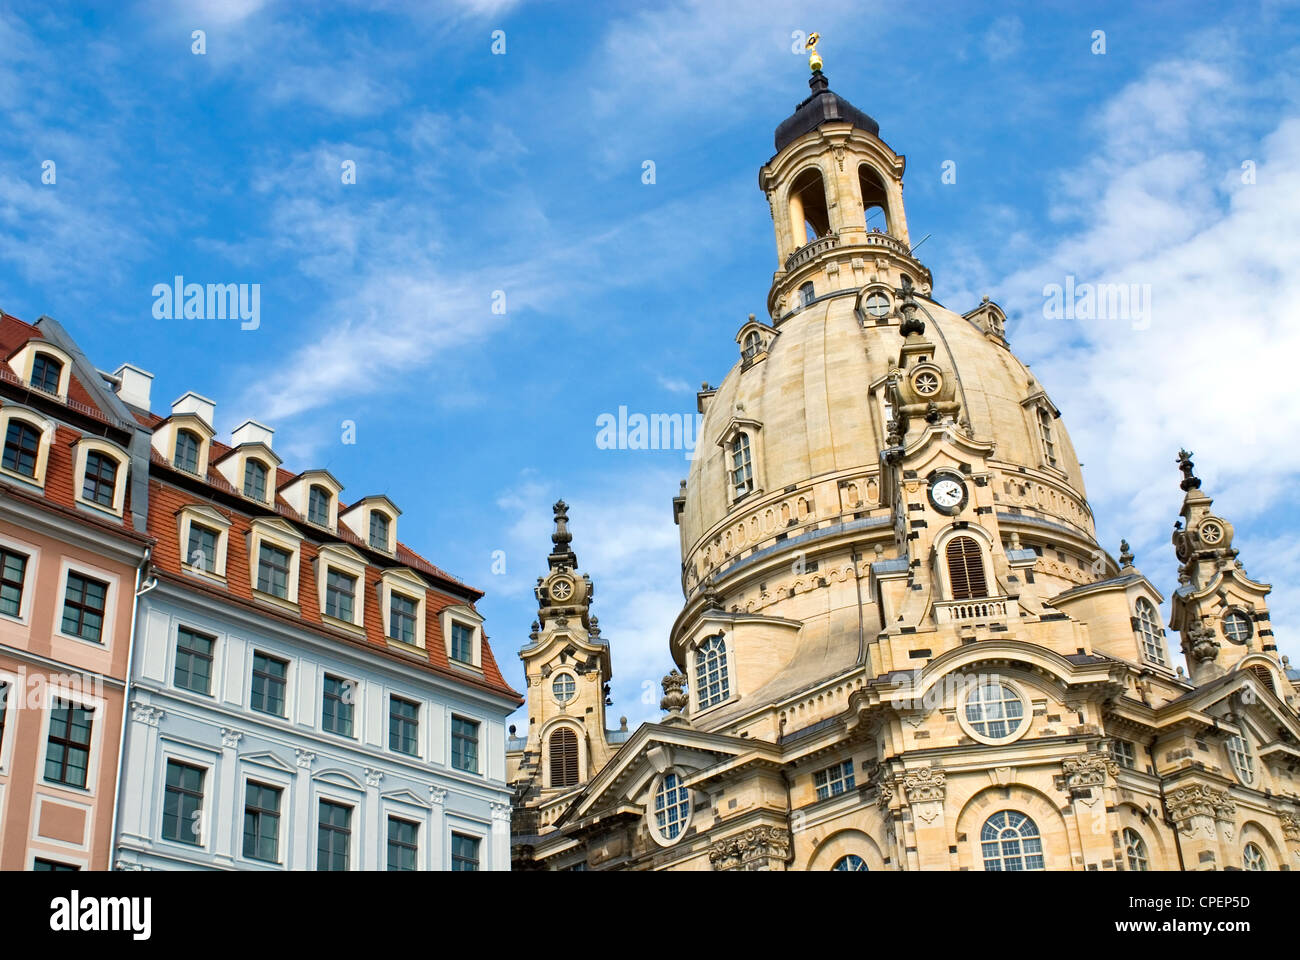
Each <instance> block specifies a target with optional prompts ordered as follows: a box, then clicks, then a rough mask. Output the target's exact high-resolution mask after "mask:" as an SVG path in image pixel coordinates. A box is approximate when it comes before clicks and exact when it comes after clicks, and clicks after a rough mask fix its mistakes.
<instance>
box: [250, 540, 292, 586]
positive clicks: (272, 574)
mask: <svg viewBox="0 0 1300 960" xmlns="http://www.w3.org/2000/svg"><path fill="white" fill-rule="evenodd" d="M291 559H292V557H291V556H290V554H289V551H288V550H281V549H280V548H279V547H273V546H271V545H270V544H269V543H264V544H262V549H261V551H260V552H259V553H258V557H257V589H258V590H261V591H262V592H263V593H269V594H270V595H271V596H273V597H279V598H280V599H281V600H288V599H289V562H290V560H291Z"/></svg>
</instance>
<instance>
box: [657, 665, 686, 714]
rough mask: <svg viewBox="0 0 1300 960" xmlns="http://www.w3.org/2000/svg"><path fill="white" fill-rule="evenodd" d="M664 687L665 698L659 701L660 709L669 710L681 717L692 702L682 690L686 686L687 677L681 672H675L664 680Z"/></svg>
mask: <svg viewBox="0 0 1300 960" xmlns="http://www.w3.org/2000/svg"><path fill="white" fill-rule="evenodd" d="M662 686H663V688H664V696H663V699H662V700H660V701H659V709H660V710H667V711H668V712H669V713H671V714H674V715H680V714H681V712H682V710H684V709H685V708H686V705H687V704H688V703H690V702H691V701H690V698H689V697H688V696H687V695H686V694H685V693H684V692H683V690H682V688H683V687H685V686H686V677H685V675H684V674H683V673H682V672H681V671H680V670H674V671H673V672H672V673H670V674H668V676H666V677H664V678H663V680H662Z"/></svg>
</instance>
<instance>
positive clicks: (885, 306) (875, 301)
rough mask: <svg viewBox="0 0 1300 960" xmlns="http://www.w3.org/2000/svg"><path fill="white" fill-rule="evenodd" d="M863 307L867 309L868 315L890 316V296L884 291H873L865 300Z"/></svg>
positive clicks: (877, 316)
mask: <svg viewBox="0 0 1300 960" xmlns="http://www.w3.org/2000/svg"><path fill="white" fill-rule="evenodd" d="M862 308H863V309H864V310H865V311H866V313H867V316H869V317H876V318H877V319H879V318H880V317H887V316H889V309H890V308H889V298H888V297H887V296H885V295H884V294H883V293H873V294H872V295H871V296H869V297H867V299H866V300H865V301H864V302H863V304H862Z"/></svg>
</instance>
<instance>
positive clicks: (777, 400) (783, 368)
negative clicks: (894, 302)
mask: <svg viewBox="0 0 1300 960" xmlns="http://www.w3.org/2000/svg"><path fill="white" fill-rule="evenodd" d="M895 296H896V291H890V290H889V289H888V287H887V286H886V285H884V284H880V283H876V284H867V285H866V286H865V287H864V288H863V289H862V290H847V291H840V292H839V295H835V294H832V295H828V296H826V297H823V298H818V299H817V300H816V301H815V302H813V303H811V304H809V305H807V306H805V307H803V308H802V309H798V310H796V311H794V312H793V313H791V314H789V315H787V316H786V317H785V318H784V319H782V320H781V321H780V322H779V323H777V325H776V326H775V327H766V328H764V329H765V330H767V331H769V332H768V333H767V339H766V341H765V342H764V345H763V347H762V352H761V353H759V354H757V355H756V356H752V357H748V358H742V359H741V360H740V361H739V362H737V363H736V365H735V366H733V367H732V369H731V371H730V372H729V373H728V374H727V376H726V378H725V379H724V380H723V381H722V384H721V385H720V386H719V387H718V388H717V389H716V391H712V392H710V391H705V392H704V393H703V394H702V395H701V403H702V405H703V406H704V409H705V412H704V420H703V425H702V428H701V430H700V432H699V446H698V447H697V450H696V456H695V459H694V460H693V461H692V463H691V468H690V475H689V479H688V480H687V482H686V489H685V496H684V498H683V499H684V502H683V503H682V504H681V508H680V516H679V521H680V523H681V527H682V551H683V555H682V560H683V585H684V587H685V588H686V593H687V595H688V596H689V595H691V594H692V593H694V592H695V588H697V587H698V586H699V585H700V584H701V583H703V582H704V581H706V580H710V579H713V580H715V582H716V581H718V580H722V579H726V576H727V571H728V570H729V569H730V568H731V567H733V566H734V565H735V564H736V563H737V562H738V561H741V560H744V559H745V558H746V557H748V556H751V555H753V554H754V553H756V552H759V551H762V552H767V551H768V548H778V549H779V548H780V547H781V545H782V544H783V543H785V542H788V541H793V540H794V539H795V538H796V537H797V536H798V535H800V534H802V533H804V532H806V531H808V530H809V529H812V530H816V529H818V528H822V529H825V528H827V527H830V526H833V525H835V524H837V523H848V522H853V521H855V520H866V521H867V522H870V519H871V518H872V517H883V518H886V522H887V518H888V516H889V512H890V504H888V503H883V502H881V500H880V491H881V489H882V486H881V482H880V479H881V478H880V474H881V452H882V451H883V450H885V449H886V447H888V446H889V445H890V439H889V436H888V420H889V417H890V411H889V409H888V406H887V403H888V401H887V398H886V392H885V390H884V385H885V382H886V380H887V379H888V376H889V374H890V369H891V366H892V364H893V362H894V361H895V360H896V359H897V357H898V355H899V349H900V346H901V344H902V343H903V337H901V336H900V331H899V323H898V322H897V320H892V321H886V320H883V319H881V320H880V321H879V322H877V320H876V319H875V318H873V317H872V316H871V313H869V312H866V311H873V310H874V311H877V312H878V311H880V310H882V309H884V306H883V303H882V301H887V300H890V299H894V297H895ZM874 297H879V298H880V299H874ZM919 305H920V312H919V314H918V315H919V316H921V317H923V319H924V321H925V323H926V328H927V329H926V335H927V338H928V339H929V340H931V341H933V343H934V344H935V351H934V352H935V356H934V360H935V362H937V363H939V364H941V365H942V366H944V367H946V368H948V369H951V370H952V371H953V372H954V373H955V379H956V384H955V386H956V391H955V396H956V400H957V401H958V402H959V403H960V411H959V413H958V414H957V416H956V422H955V423H954V425H953V426H954V429H957V430H961V431H962V432H967V429H968V430H969V433H970V435H971V436H973V437H975V438H982V439H986V440H989V441H993V440H994V439H995V438H996V447H995V450H994V452H993V454H992V455H991V456H990V457H989V464H990V466H991V467H993V468H995V470H996V473H997V476H996V477H994V478H993V479H992V482H993V486H994V493H995V496H996V497H997V499H998V500H999V501H1000V502H1001V503H1004V504H1005V505H1006V510H1007V511H1008V512H1009V513H1011V514H1014V515H1018V516H1021V517H1026V518H1029V520H1027V521H1026V523H1028V522H1031V521H1034V520H1037V521H1039V525H1040V526H1042V524H1044V523H1045V524H1048V525H1050V526H1047V527H1043V529H1044V530H1050V529H1051V528H1056V533H1057V534H1065V533H1067V532H1069V533H1072V534H1073V536H1074V537H1075V538H1078V539H1079V540H1081V541H1088V542H1091V541H1092V537H1093V521H1092V515H1091V511H1090V509H1089V508H1088V505H1087V501H1086V499H1085V491H1084V485H1083V478H1082V475H1081V472H1080V469H1079V463H1078V460H1077V458H1076V456H1075V453H1074V448H1073V446H1072V444H1071V443H1070V439H1069V435H1068V434H1067V432H1066V430H1065V427H1064V425H1063V424H1062V422H1061V421H1060V420H1059V419H1057V418H1056V410H1055V408H1053V407H1052V406H1051V401H1050V400H1049V399H1048V398H1047V395H1046V394H1045V392H1044V390H1043V388H1042V386H1041V385H1040V384H1039V383H1038V381H1037V378H1036V377H1035V376H1034V374H1033V373H1032V371H1030V370H1029V369H1028V368H1027V367H1026V366H1025V365H1024V364H1022V363H1021V362H1020V361H1019V359H1017V358H1016V356H1015V355H1014V354H1013V353H1012V352H1011V350H1010V349H1009V347H1008V346H1007V344H1006V341H1005V340H1004V339H1003V338H1002V336H1001V311H1000V310H998V308H997V307H996V305H995V304H992V303H987V302H986V303H984V304H982V305H981V306H980V307H979V308H977V309H976V310H974V311H972V312H971V313H970V314H969V315H965V316H963V315H960V314H956V313H953V312H952V311H950V310H948V309H946V308H944V307H942V306H940V305H938V304H937V303H933V302H930V301H928V300H924V299H922V300H920V301H919ZM750 326H755V327H757V326H758V325H754V324H751V325H750ZM967 425H969V426H968V428H967ZM741 430H744V431H745V432H746V434H747V436H748V456H749V458H750V465H749V469H750V470H751V473H752V477H753V479H752V486H753V489H752V491H751V492H747V493H744V494H743V495H738V494H739V491H738V489H737V485H736V478H735V477H734V475H733V472H734V471H735V469H736V464H735V462H734V461H735V456H734V451H733V446H732V443H731V441H732V438H733V437H734V436H735V435H736V434H737V432H739V431H741ZM1045 444H1046V445H1049V446H1045ZM1000 512H1001V511H1000Z"/></svg>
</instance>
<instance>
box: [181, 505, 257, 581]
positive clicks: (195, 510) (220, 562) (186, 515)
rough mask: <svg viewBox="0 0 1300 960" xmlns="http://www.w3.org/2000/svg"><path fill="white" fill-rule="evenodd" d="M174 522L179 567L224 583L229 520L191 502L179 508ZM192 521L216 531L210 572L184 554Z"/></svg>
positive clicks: (208, 508)
mask: <svg viewBox="0 0 1300 960" xmlns="http://www.w3.org/2000/svg"><path fill="white" fill-rule="evenodd" d="M176 523H177V532H178V533H179V535H180V548H181V569H182V570H184V571H185V572H186V573H190V574H193V575H195V576H200V577H205V578H207V579H208V580H217V581H219V582H221V583H225V582H226V553H227V550H228V547H229V543H230V520H228V519H227V518H226V517H224V516H223V515H222V514H220V513H219V512H217V511H216V510H214V509H213V508H212V507H209V506H207V505H206V504H201V503H192V504H189V505H187V506H185V507H182V508H181V509H180V512H178V513H177V514H176ZM194 523H198V525H199V526H201V527H207V528H209V529H211V530H215V531H216V533H217V555H216V557H215V559H214V561H213V569H212V572H210V573H209V572H208V571H207V570H204V569H202V568H199V567H195V566H194V562H193V559H194V558H193V557H190V556H187V555H186V554H188V553H189V549H190V527H191V526H192V525H193V524H194ZM254 572H255V571H254ZM253 586H254V587H256V586H257V579H256V576H254V580H253Z"/></svg>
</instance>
